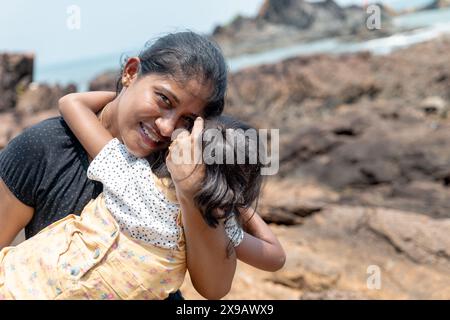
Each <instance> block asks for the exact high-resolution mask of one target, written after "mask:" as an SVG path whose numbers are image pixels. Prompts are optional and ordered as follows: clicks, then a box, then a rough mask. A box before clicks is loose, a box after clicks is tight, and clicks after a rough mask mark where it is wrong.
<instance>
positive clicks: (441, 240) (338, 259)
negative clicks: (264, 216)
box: [270, 205, 450, 299]
mask: <svg viewBox="0 0 450 320" xmlns="http://www.w3.org/2000/svg"><path fill="white" fill-rule="evenodd" d="M273 230H274V232H275V234H276V235H277V236H278V237H279V239H280V241H281V242H282V244H283V245H284V246H285V249H286V252H287V262H286V265H285V267H284V268H283V269H281V270H280V271H278V272H276V273H275V274H273V275H271V276H270V279H271V280H272V281H274V282H275V283H283V284H284V285H287V286H289V287H290V288H297V289H299V290H300V291H301V292H302V294H301V295H300V297H301V298H305V299H306V298H309V299H311V298H312V299H327V298H330V299H340V298H343V297H347V298H349V299H353V298H355V299H359V298H368V299H433V298H435V299H448V298H449V297H450V282H449V279H448V270H450V256H449V255H448V251H449V249H448V248H450V246H449V243H448V242H449V240H450V237H449V234H450V219H433V218H430V217H426V216H424V215H421V214H416V213H412V212H403V211H396V210H387V209H383V208H364V207H352V206H334V205H332V206H328V207H326V208H324V209H323V210H322V211H321V212H320V213H318V214H316V215H313V216H310V217H308V218H306V219H305V220H304V223H303V224H301V225H297V226H291V227H279V228H273ZM369 267H371V268H369ZM374 267H376V268H374ZM373 269H378V270H379V272H380V274H379V276H380V286H379V288H378V289H376V288H372V287H370V286H368V280H369V277H370V276H371V275H372V274H373V273H371V272H369V270H373ZM340 293H342V294H340ZM350 293H354V295H353V294H350ZM346 294H348V295H347V296H346Z"/></svg>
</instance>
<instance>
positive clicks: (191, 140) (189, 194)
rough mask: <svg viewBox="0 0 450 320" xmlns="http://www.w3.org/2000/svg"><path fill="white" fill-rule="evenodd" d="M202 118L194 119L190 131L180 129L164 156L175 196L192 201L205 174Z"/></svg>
mask: <svg viewBox="0 0 450 320" xmlns="http://www.w3.org/2000/svg"><path fill="white" fill-rule="evenodd" d="M202 130H203V119H202V118H200V117H198V118H197V119H196V120H195V123H194V126H193V128H192V132H191V133H190V134H189V131H187V130H182V131H181V132H180V133H179V134H178V135H177V136H176V139H175V140H174V141H172V143H171V145H170V146H169V154H168V155H167V158H166V165H167V169H168V170H169V172H170V175H171V177H172V180H173V183H174V184H175V188H176V191H177V197H178V198H180V197H184V198H185V199H188V200H190V201H192V199H193V196H194V195H195V193H196V192H197V191H198V190H199V189H200V186H201V183H202V181H203V178H204V176H205V165H204V163H203V161H202V148H201V145H202V141H201V139H202V137H201V132H202Z"/></svg>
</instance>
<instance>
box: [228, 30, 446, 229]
mask: <svg viewBox="0 0 450 320" xmlns="http://www.w3.org/2000/svg"><path fill="white" fill-rule="evenodd" d="M449 50H450V38H449V37H443V38H439V39H436V40H433V41H430V42H427V43H422V44H419V45H416V46H412V47H409V48H408V49H407V50H400V51H398V52H395V53H393V54H390V55H386V56H374V55H371V54H368V53H359V54H346V55H340V56H327V55H313V56H310V57H297V58H291V59H287V60H284V61H282V62H279V63H276V64H272V65H262V66H258V67H251V68H247V69H244V70H241V71H239V72H236V73H233V74H231V76H230V81H229V90H228V95H227V101H226V109H225V110H226V112H227V113H228V114H230V115H232V116H237V117H239V118H240V119H243V120H244V121H247V122H250V123H251V124H252V125H254V126H256V127H259V128H276V129H279V130H280V131H279V132H280V141H279V145H280V148H279V149H280V171H279V174H278V177H279V178H281V179H288V178H289V179H292V180H297V184H296V185H299V184H301V183H303V182H305V181H308V182H311V181H312V182H313V183H317V184H320V185H326V186H328V187H330V188H332V189H333V190H334V191H335V192H336V193H337V194H338V195H339V200H338V201H339V202H340V203H342V204H352V205H358V204H359V205H361V204H363V205H368V206H384V207H389V208H394V209H398V210H405V211H415V212H419V213H424V214H427V215H430V216H432V217H439V218H443V217H450V213H449V212H450V205H449V204H448V201H447V200H446V199H448V197H449V196H450V188H449V185H450V151H449V150H450V139H449V138H448V132H449V130H450V123H449V122H448V121H447V120H446V118H445V116H444V115H445V113H446V109H447V103H446V102H447V101H449V100H450V91H448V88H449V86H450V76H448V75H450V60H449V56H448V55H447V54H446V52H448V51H449ZM430 54H431V55H432V56H430ZM329 70H333V72H332V73H330V72H329ZM405 79H408V81H405ZM427 97H428V99H427ZM429 97H439V99H438V98H432V99H430V98H429ZM425 102H426V103H425ZM444 104H445V106H444ZM424 105H427V106H428V107H429V110H436V112H437V116H430V115H429V114H426V113H424V112H423V110H424V109H423V106H424ZM330 203H334V202H330ZM302 206H303V205H302ZM288 208H289V206H279V207H276V208H275V207H274V208H270V209H268V210H267V216H266V217H265V218H266V219H267V221H271V222H275V223H286V224H298V223H302V217H301V216H298V215H293V214H292V212H293V211H292V209H291V208H289V209H288Z"/></svg>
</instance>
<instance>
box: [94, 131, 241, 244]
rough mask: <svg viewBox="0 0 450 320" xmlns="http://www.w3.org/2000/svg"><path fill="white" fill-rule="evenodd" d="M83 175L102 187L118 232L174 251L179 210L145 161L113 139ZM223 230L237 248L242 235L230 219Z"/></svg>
mask: <svg viewBox="0 0 450 320" xmlns="http://www.w3.org/2000/svg"><path fill="white" fill-rule="evenodd" d="M87 175H88V178H89V179H91V180H96V181H99V182H101V183H102V184H103V195H104V197H105V204H106V207H107V208H108V210H109V211H110V212H111V214H112V215H113V216H114V218H115V219H116V221H117V223H118V224H119V226H120V228H121V230H122V231H124V232H126V233H127V234H129V235H130V236H131V237H133V238H135V239H137V240H140V241H144V242H146V243H149V244H152V245H155V246H158V247H162V248H168V249H174V248H176V246H177V241H178V238H179V236H180V230H179V227H178V225H177V217H178V212H179V209H180V207H179V205H178V204H177V203H176V202H173V201H170V200H169V199H168V198H167V196H166V195H165V194H164V193H163V192H161V190H159V189H158V187H157V184H156V183H155V180H154V178H153V177H154V175H153V173H152V170H151V167H150V164H149V163H148V162H147V160H145V159H142V158H137V157H135V156H134V155H132V154H130V153H129V152H128V150H127V148H126V147H125V145H123V144H122V143H121V142H120V141H119V140H118V139H116V138H115V139H113V140H111V141H110V142H109V143H108V144H107V145H106V146H105V147H104V148H103V149H102V150H101V151H100V153H99V154H98V155H97V156H96V157H95V158H94V160H93V161H92V162H91V164H90V165H89V168H88V172H87ZM225 230H226V233H227V235H228V237H229V238H230V239H231V241H232V243H233V245H234V246H237V245H239V244H240V242H241V241H242V239H243V237H244V232H243V230H242V229H241V227H240V226H239V225H238V224H237V222H236V219H235V218H234V217H232V218H231V219H228V220H227V221H226V222H225Z"/></svg>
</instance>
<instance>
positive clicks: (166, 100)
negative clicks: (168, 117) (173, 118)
mask: <svg viewBox="0 0 450 320" xmlns="http://www.w3.org/2000/svg"><path fill="white" fill-rule="evenodd" d="M158 97H159V99H160V100H161V101H162V102H164V103H165V104H166V105H167V106H169V107H170V106H171V104H170V100H169V98H167V97H166V96H165V95H163V94H161V93H158Z"/></svg>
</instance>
